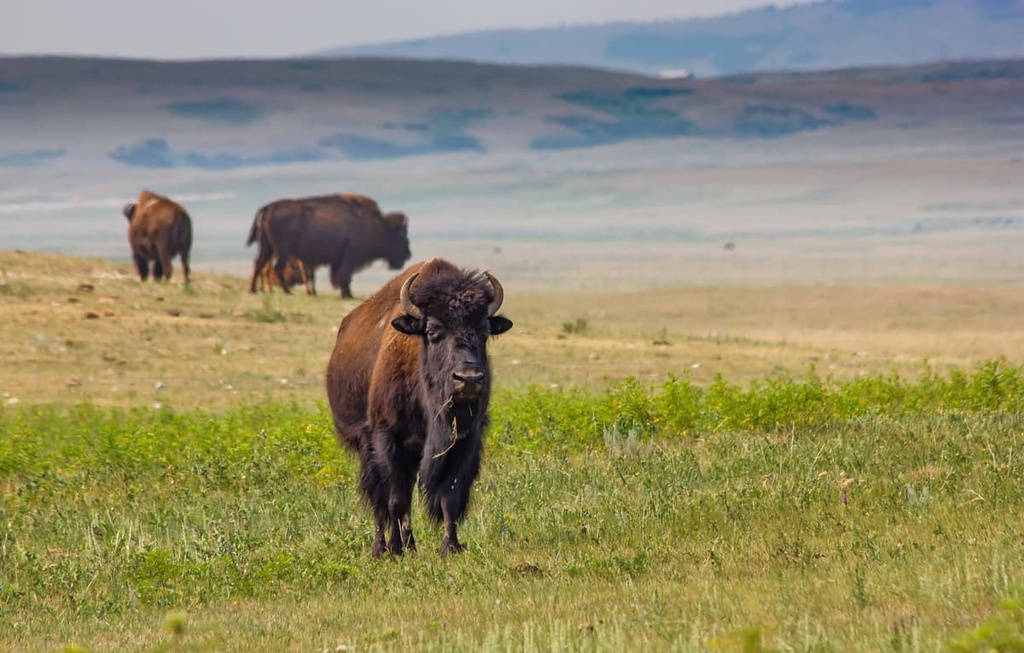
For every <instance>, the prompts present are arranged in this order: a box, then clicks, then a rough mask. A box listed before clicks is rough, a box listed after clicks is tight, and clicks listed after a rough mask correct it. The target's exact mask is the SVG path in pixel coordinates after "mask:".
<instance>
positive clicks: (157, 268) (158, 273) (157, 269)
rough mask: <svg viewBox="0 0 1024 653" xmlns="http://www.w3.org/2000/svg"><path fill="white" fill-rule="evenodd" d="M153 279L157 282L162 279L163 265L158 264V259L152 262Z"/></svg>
mask: <svg viewBox="0 0 1024 653" xmlns="http://www.w3.org/2000/svg"><path fill="white" fill-rule="evenodd" d="M153 278H154V279H156V280H157V281H160V280H161V279H163V278H164V264H163V263H161V262H160V259H157V260H155V261H153Z"/></svg>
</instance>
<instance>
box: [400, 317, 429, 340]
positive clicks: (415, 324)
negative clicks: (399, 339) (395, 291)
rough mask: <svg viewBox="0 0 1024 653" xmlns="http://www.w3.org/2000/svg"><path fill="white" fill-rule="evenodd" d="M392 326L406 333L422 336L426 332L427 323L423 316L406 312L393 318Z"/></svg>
mask: <svg viewBox="0 0 1024 653" xmlns="http://www.w3.org/2000/svg"><path fill="white" fill-rule="evenodd" d="M391 326H393V327H394V328H395V331H401V332H402V333H404V334H406V335H409V336H421V335H423V334H424V333H425V332H426V327H427V323H426V321H425V320H423V319H422V318H418V317H413V316H411V315H409V314H406V315H399V316H398V317H396V318H395V319H393V320H391Z"/></svg>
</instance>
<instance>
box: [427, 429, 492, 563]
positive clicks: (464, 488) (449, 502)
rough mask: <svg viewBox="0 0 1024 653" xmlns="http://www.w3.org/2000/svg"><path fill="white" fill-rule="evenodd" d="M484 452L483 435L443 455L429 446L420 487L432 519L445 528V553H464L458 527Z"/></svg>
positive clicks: (467, 440) (473, 435)
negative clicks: (482, 447) (439, 522)
mask: <svg viewBox="0 0 1024 653" xmlns="http://www.w3.org/2000/svg"><path fill="white" fill-rule="evenodd" d="M480 449H481V447H480V436H479V434H471V435H470V436H469V437H468V438H466V439H463V440H460V441H459V443H458V444H457V445H456V446H455V447H453V448H452V449H451V450H450V451H448V452H447V453H444V454H442V455H438V454H435V453H434V452H433V449H432V447H431V446H430V445H429V444H428V446H427V448H426V449H425V450H424V455H423V465H422V466H421V467H420V483H421V484H422V487H423V490H424V494H425V495H426V501H427V510H428V512H429V513H430V516H431V517H432V518H433V519H434V520H436V521H441V522H442V523H443V524H444V539H443V540H441V553H460V552H461V551H462V544H461V543H460V542H459V534H458V528H457V524H458V523H459V522H460V521H461V520H462V518H463V516H464V515H465V514H466V508H467V507H468V506H469V490H470V488H471V487H472V486H473V482H474V481H475V480H476V477H477V474H478V473H479V471H480ZM435 456H436V458H435Z"/></svg>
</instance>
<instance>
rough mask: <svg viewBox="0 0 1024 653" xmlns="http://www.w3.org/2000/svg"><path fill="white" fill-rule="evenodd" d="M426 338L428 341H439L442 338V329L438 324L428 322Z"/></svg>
mask: <svg viewBox="0 0 1024 653" xmlns="http://www.w3.org/2000/svg"><path fill="white" fill-rule="evenodd" d="M427 340H429V341H430V342H441V341H442V340H444V329H443V328H441V327H439V326H435V325H429V324H428V325H427Z"/></svg>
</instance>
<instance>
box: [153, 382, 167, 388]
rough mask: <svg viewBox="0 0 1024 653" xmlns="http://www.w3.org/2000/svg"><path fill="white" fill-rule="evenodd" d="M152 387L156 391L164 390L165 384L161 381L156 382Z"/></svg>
mask: <svg viewBox="0 0 1024 653" xmlns="http://www.w3.org/2000/svg"><path fill="white" fill-rule="evenodd" d="M153 387H154V388H155V389H157V390H163V389H164V388H166V387H167V384H166V383H164V382H163V381H157V382H156V383H155V384H153Z"/></svg>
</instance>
